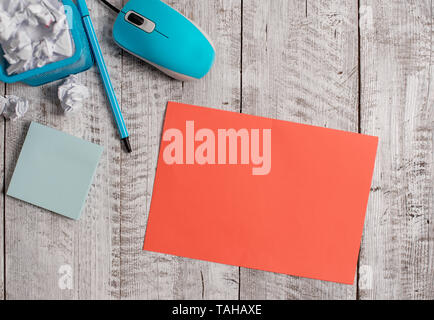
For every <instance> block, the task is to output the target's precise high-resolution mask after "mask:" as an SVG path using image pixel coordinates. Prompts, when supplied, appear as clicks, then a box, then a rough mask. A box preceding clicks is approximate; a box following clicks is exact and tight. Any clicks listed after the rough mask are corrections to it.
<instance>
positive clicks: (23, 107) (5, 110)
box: [0, 95, 29, 121]
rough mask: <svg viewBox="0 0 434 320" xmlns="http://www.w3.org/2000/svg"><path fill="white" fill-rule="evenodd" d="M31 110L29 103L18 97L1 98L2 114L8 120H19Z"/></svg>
mask: <svg viewBox="0 0 434 320" xmlns="http://www.w3.org/2000/svg"><path fill="white" fill-rule="evenodd" d="M27 110H29V101H28V100H27V99H24V98H20V97H17V96H13V95H9V96H5V97H3V96H0V111H1V112H0V114H3V116H4V117H5V118H6V119H8V120H13V121H14V120H17V119H19V118H21V117H22V116H24V114H25V113H26V112H27Z"/></svg>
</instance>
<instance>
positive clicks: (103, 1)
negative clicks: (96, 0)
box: [100, 0, 121, 13]
mask: <svg viewBox="0 0 434 320" xmlns="http://www.w3.org/2000/svg"><path fill="white" fill-rule="evenodd" d="M100 1H101V2H102V3H104V4H105V5H106V6H107V7H109V8H110V9H112V10H113V11H114V12H116V13H120V12H121V10H119V9H118V8H116V7H115V6H114V5H112V4H111V3H110V2H108V1H106V0H100Z"/></svg>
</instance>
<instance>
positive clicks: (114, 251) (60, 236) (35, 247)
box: [6, 1, 121, 299]
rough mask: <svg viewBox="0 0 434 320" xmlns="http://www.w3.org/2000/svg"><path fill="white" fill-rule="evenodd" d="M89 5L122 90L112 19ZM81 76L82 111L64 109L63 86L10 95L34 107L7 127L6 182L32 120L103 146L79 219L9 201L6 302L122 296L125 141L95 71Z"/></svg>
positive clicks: (16, 88)
mask: <svg viewBox="0 0 434 320" xmlns="http://www.w3.org/2000/svg"><path fill="white" fill-rule="evenodd" d="M89 7H90V10H91V14H92V17H93V21H94V24H95V28H96V30H97V33H98V36H99V38H100V39H101V45H102V48H103V51H104V54H105V57H106V61H107V65H108V68H109V70H110V73H111V75H112V79H113V82H114V85H115V87H116V89H119V87H120V74H121V57H120V54H119V53H120V50H119V49H118V48H117V47H116V46H115V45H114V44H113V43H112V42H111V41H109V39H110V28H109V27H108V26H109V25H111V24H112V23H113V18H114V17H113V15H112V14H111V12H110V11H108V10H106V8H104V7H103V6H101V5H100V4H99V3H98V2H96V1H92V2H90V1H89ZM80 79H81V81H82V82H83V83H84V84H85V85H86V86H87V87H88V88H89V89H90V91H91V93H92V94H91V98H90V99H89V102H88V103H87V104H86V106H85V108H84V109H83V110H82V111H80V112H78V113H76V114H73V115H68V116H65V115H64V114H63V112H61V111H60V108H59V104H58V99H57V85H58V84H49V85H45V86H43V87H38V88H31V87H27V86H25V85H21V84H14V85H8V86H7V93H8V94H14V95H17V96H21V97H26V98H28V99H29V100H30V106H31V108H30V110H29V112H28V113H27V114H26V115H25V117H24V118H23V119H20V120H19V121H16V122H7V124H6V134H7V136H6V149H7V154H6V184H8V183H9V181H10V179H11V176H12V172H13V169H14V166H15V163H16V161H17V158H18V154H19V152H20V149H21V146H22V143H23V141H24V138H25V135H26V131H27V129H28V127H29V124H30V121H32V120H33V121H37V122H39V123H42V124H46V125H48V126H50V127H53V128H57V129H60V130H62V131H64V132H67V133H70V134H72V135H75V136H77V137H80V138H83V139H85V140H88V141H91V142H94V143H97V144H100V145H102V146H104V148H105V151H104V154H103V157H102V160H101V162H100V165H99V167H98V170H97V173H96V177H95V179H94V181H93V184H92V187H91V190H90V194H89V197H88V199H87V202H86V206H85V209H84V211H83V213H82V217H81V219H80V220H79V221H72V220H68V219H66V218H64V217H62V216H59V215H56V214H53V213H51V212H49V211H46V210H43V209H40V208H37V207H34V206H32V205H30V204H27V203H25V202H22V201H19V200H16V199H13V198H11V197H7V198H6V288H7V292H6V298H7V299H101V298H115V297H119V268H120V267H119V262H120V257H119V202H120V196H119V186H120V185H119V183H120V176H119V175H120V142H119V138H118V137H117V132H116V131H115V129H114V127H113V124H112V115H111V114H110V112H109V111H108V105H107V102H106V98H105V95H104V94H103V92H102V86H101V82H100V80H99V75H98V73H97V70H96V68H93V69H92V70H90V71H88V72H86V73H83V74H80ZM62 266H66V267H63V268H64V269H62ZM68 266H69V267H68ZM68 268H70V271H71V273H70V274H71V275H72V284H73V286H72V288H70V289H69V288H66V289H65V290H62V289H61V286H59V281H61V279H64V278H62V276H65V275H66V273H65V272H66V271H68Z"/></svg>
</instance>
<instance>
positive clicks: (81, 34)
mask: <svg viewBox="0 0 434 320" xmlns="http://www.w3.org/2000/svg"><path fill="white" fill-rule="evenodd" d="M62 2H63V4H64V6H65V11H66V14H67V16H68V24H69V26H70V31H71V36H72V39H73V41H74V46H75V52H74V55H73V56H72V57H70V58H66V59H64V60H60V61H56V62H53V63H49V64H47V65H45V66H43V67H41V68H35V69H32V70H29V71H26V72H23V73H19V74H14V75H10V76H9V75H8V74H7V71H6V69H7V68H8V66H9V64H8V62H7V61H6V60H5V59H4V58H3V54H4V53H3V50H1V48H0V81H3V82H5V83H14V82H19V81H21V82H24V83H26V84H29V85H31V86H40V85H43V84H46V83H49V82H53V81H56V80H60V79H63V78H66V77H67V76H69V75H71V74H76V73H80V72H83V71H86V70H88V69H89V68H91V67H92V66H93V65H94V63H95V62H94V59H93V55H92V52H91V49H90V47H89V42H88V40H87V35H86V32H85V30H84V27H83V22H82V19H81V15H80V13H79V11H78V9H77V7H76V6H75V4H74V2H72V1H71V0H63V1H62Z"/></svg>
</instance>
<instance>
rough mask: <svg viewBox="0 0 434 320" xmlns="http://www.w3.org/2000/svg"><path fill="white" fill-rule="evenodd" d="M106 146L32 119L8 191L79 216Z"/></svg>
mask: <svg viewBox="0 0 434 320" xmlns="http://www.w3.org/2000/svg"><path fill="white" fill-rule="evenodd" d="M102 152H103V148H102V147H101V146H99V145H96V144H94V143H90V142H87V141H84V140H82V139H79V138H77V137H74V136H71V135H69V134H66V133H64V132H61V131H58V130H55V129H52V128H49V127H46V126H43V125H41V124H39V123H36V122H32V123H31V125H30V128H29V131H28V132H27V136H26V140H25V141H24V145H23V148H22V150H21V153H20V156H19V158H18V162H17V165H16V167H15V171H14V174H13V176H12V180H11V182H10V184H9V189H8V191H7V195H9V196H11V197H14V198H17V199H20V200H23V201H26V202H28V203H31V204H34V205H36V206H38V207H41V208H44V209H47V210H50V211H53V212H56V213H58V214H61V215H64V216H66V217H69V218H71V219H75V220H77V219H79V218H80V215H81V212H82V210H83V207H84V204H85V202H86V198H87V195H88V193H89V189H90V186H91V183H92V180H93V176H94V174H95V171H96V168H97V166H98V162H99V160H100V158H101V155H102Z"/></svg>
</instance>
